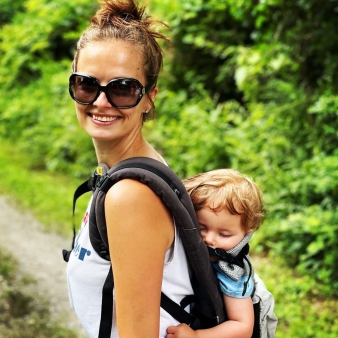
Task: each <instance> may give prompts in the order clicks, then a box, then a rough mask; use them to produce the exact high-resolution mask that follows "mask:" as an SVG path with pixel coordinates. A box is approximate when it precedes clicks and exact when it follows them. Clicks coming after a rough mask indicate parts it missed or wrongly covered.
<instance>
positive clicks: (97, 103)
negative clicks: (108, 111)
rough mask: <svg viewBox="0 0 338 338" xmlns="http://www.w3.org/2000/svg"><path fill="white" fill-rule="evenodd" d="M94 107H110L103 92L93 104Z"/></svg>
mask: <svg viewBox="0 0 338 338" xmlns="http://www.w3.org/2000/svg"><path fill="white" fill-rule="evenodd" d="M93 105H95V106H104V107H111V104H110V103H109V101H108V99H107V95H106V93H105V92H101V93H100V95H99V96H98V98H97V99H96V100H95V101H94V102H93Z"/></svg>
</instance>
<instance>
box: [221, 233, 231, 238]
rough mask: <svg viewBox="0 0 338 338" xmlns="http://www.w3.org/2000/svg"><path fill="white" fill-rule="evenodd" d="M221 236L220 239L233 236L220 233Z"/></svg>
mask: <svg viewBox="0 0 338 338" xmlns="http://www.w3.org/2000/svg"><path fill="white" fill-rule="evenodd" d="M219 236H220V237H224V238H229V237H231V235H229V234H222V233H219Z"/></svg>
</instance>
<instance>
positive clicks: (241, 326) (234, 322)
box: [167, 295, 254, 338]
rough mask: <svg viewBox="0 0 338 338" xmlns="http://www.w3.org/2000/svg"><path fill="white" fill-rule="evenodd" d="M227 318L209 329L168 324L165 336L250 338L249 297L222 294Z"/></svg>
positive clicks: (250, 314) (169, 337) (177, 337)
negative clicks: (194, 329)
mask: <svg viewBox="0 0 338 338" xmlns="http://www.w3.org/2000/svg"><path fill="white" fill-rule="evenodd" d="M223 297H224V302H225V307H226V311H227V315H228V318H229V320H228V321H226V322H224V323H222V324H220V325H217V326H215V327H213V328H211V329H206V330H197V331H193V330H192V329H191V328H190V327H189V326H187V325H186V324H180V325H178V326H170V327H168V329H167V333H168V334H167V338H222V337H224V338H250V337H251V336H252V331H253V326H254V311H253V305H252V300H251V297H248V298H232V297H229V296H226V295H223Z"/></svg>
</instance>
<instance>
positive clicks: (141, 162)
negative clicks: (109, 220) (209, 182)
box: [89, 157, 225, 322]
mask: <svg viewBox="0 0 338 338" xmlns="http://www.w3.org/2000/svg"><path fill="white" fill-rule="evenodd" d="M125 178H129V179H135V180H138V181H140V182H142V183H144V184H146V185H148V186H149V187H150V188H151V189H152V190H153V191H154V192H155V193H156V194H157V195H158V196H160V197H161V199H162V201H163V203H164V204H165V206H166V207H167V208H168V209H169V211H170V212H171V215H172V217H173V218H174V220H175V225H176V227H177V229H178V231H179V233H180V237H181V239H182V242H183V246H184V248H185V251H186V254H187V257H188V260H189V262H190V265H191V267H192V269H193V272H194V274H195V277H196V279H197V281H198V283H199V284H200V285H202V286H203V287H202V291H201V289H200V287H199V290H198V292H200V293H201V292H202V293H206V294H205V295H204V296H202V297H203V298H204V297H205V298H206V300H205V302H206V303H208V300H211V302H212V304H211V305H210V304H209V305H207V306H212V307H213V308H214V310H213V311H214V312H215V313H216V316H218V317H219V320H220V322H222V321H224V319H225V314H224V310H223V300H222V297H221V294H220V293H219V292H218V291H217V288H216V287H215V285H218V282H217V279H216V276H215V274H214V271H213V268H212V265H211V264H210V260H209V254H208V250H207V247H206V245H205V244H204V243H203V241H202V238H201V236H200V233H199V225H198V221H197V217H196V214H195V210H194V207H193V205H192V202H191V200H190V197H189V195H188V193H187V191H186V189H185V187H184V185H183V183H182V181H181V180H180V179H179V178H178V176H177V175H176V174H175V173H174V172H173V171H172V170H171V169H170V168H169V167H168V166H166V165H165V164H163V163H161V162H159V161H156V160H153V159H150V158H147V157H136V158H135V157H134V158H131V159H127V160H125V161H122V162H120V163H119V164H117V165H116V166H114V167H112V168H111V169H109V171H108V172H107V174H106V177H105V179H104V180H103V183H102V184H101V186H100V187H99V188H98V189H96V190H95V191H94V194H93V201H92V206H91V211H90V220H89V226H90V236H91V242H92V244H93V247H94V248H95V245H94V244H95V243H96V244H98V242H100V241H101V238H102V240H103V241H104V243H105V244H106V246H107V247H108V248H109V244H108V238H107V228H106V220H105V210H104V199H105V196H106V193H107V191H108V190H109V189H110V187H111V186H113V185H114V184H115V183H116V182H118V181H120V180H122V179H125ZM203 290H204V291H203ZM209 302H210V301H209ZM203 306H204V304H202V305H201V307H202V308H203ZM201 311H203V309H202V310H201Z"/></svg>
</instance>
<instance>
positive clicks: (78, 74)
mask: <svg viewBox="0 0 338 338" xmlns="http://www.w3.org/2000/svg"><path fill="white" fill-rule="evenodd" d="M154 23H155V22H154V21H153V20H152V19H151V18H149V17H147V18H146V17H144V8H141V9H140V8H137V6H136V5H135V3H134V1H133V0H125V1H122V0H110V1H108V0H107V1H104V2H103V4H102V7H101V9H100V10H99V11H98V12H97V13H96V15H95V16H94V17H93V19H92V21H91V25H90V26H89V27H88V29H87V30H86V31H85V32H84V33H83V34H82V36H81V37H80V39H79V41H78V44H77V51H76V55H75V58H74V62H73V74H72V75H71V77H70V94H71V96H72V98H73V99H74V100H75V101H76V103H75V105H76V114H77V118H78V121H79V123H80V125H81V126H82V128H83V129H84V130H85V131H86V132H87V133H88V134H89V136H90V137H91V138H92V140H93V144H94V147H95V151H96V156H97V161H98V162H99V163H100V162H104V163H106V164H107V165H108V166H109V167H112V166H114V165H115V164H117V163H118V162H120V161H122V160H124V159H127V158H131V157H136V156H144V157H150V158H153V159H155V160H158V161H160V162H163V159H162V158H161V156H160V155H159V154H158V153H157V152H156V150H155V149H154V148H153V147H152V146H151V145H150V144H149V143H148V142H147V141H146V140H145V139H144V138H143V135H142V125H143V122H144V121H145V120H147V119H149V118H151V117H152V116H153V114H154V104H153V103H154V100H155V98H156V94H157V91H158V89H157V87H156V81H157V77H158V74H159V71H160V69H161V66H162V52H161V48H160V46H159V45H158V43H157V42H156V40H155V38H162V39H164V40H166V41H169V40H168V39H167V38H166V37H165V36H163V35H162V34H159V33H156V32H154V31H152V30H151V26H152V24H154ZM89 204H90V203H89ZM89 210H90V206H89V207H88V209H87V212H86V216H85V218H84V220H83V223H82V227H81V229H80V232H79V234H78V236H77V238H76V243H75V248H74V250H73V252H72V254H71V256H70V260H69V263H68V268H67V275H68V284H69V295H70V301H71V304H72V307H73V308H74V309H75V311H76V313H77V315H78V317H79V320H80V322H81V324H82V325H83V327H84V329H85V330H86V332H87V334H88V336H89V337H98V335H99V330H100V316H101V305H102V287H103V284H104V282H105V279H106V278H107V275H108V272H109V268H110V262H108V261H105V260H104V259H101V258H100V257H99V256H98V255H97V254H96V252H95V251H94V250H93V248H92V246H91V243H90V239H89V233H88V226H86V225H87V220H88V217H87V216H88V212H89ZM105 216H106V223H107V228H108V230H107V232H108V240H109V248H110V258H111V264H112V267H113V274H114V282H115V287H114V301H113V303H114V304H113V324H112V328H111V329H110V330H111V337H120V338H131V337H133V338H137V337H147V338H152V337H156V338H157V337H165V335H166V333H165V331H166V328H167V327H168V326H170V325H177V324H178V323H177V321H176V320H174V319H173V318H172V317H171V316H170V315H169V314H168V313H166V312H165V311H164V310H162V309H160V293H161V290H162V291H163V292H164V293H166V294H167V296H169V298H171V299H172V300H174V301H176V302H177V303H179V302H180V300H181V299H182V298H183V297H184V296H186V295H189V294H192V293H193V292H192V288H191V284H190V280H189V275H188V268H187V261H186V257H185V254H184V251H183V247H182V244H181V242H180V238H179V236H178V233H177V232H176V229H175V225H174V223H173V220H172V217H171V216H170V214H169V212H168V210H167V209H166V208H165V206H164V205H163V204H162V202H161V200H160V199H159V197H158V196H157V195H156V194H155V193H154V192H153V191H152V190H151V189H150V188H149V187H148V186H145V185H144V184H142V183H140V182H138V181H134V180H129V179H124V180H122V181H120V182H118V183H116V184H115V185H114V186H113V187H112V188H111V189H110V190H109V192H108V193H107V197H106V200H105ZM79 252H81V253H82V254H81V255H79ZM83 253H85V254H83Z"/></svg>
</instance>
